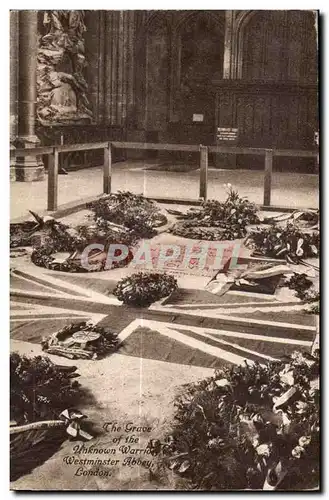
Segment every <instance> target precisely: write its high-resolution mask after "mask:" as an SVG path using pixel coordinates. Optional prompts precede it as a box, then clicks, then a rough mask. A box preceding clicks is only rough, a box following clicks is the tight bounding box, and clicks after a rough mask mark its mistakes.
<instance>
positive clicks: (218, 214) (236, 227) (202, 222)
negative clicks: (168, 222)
mask: <svg viewBox="0 0 329 500" xmlns="http://www.w3.org/2000/svg"><path fill="white" fill-rule="evenodd" d="M183 218H184V219H185V220H183V221H179V222H178V223H177V224H175V225H174V226H173V227H172V228H171V232H172V233H173V234H175V235H177V236H183V237H185V238H193V239H206V240H235V239H239V238H243V237H245V236H246V234H247V232H246V226H247V225H249V224H257V223H259V218H258V215H257V207H256V205H255V204H254V203H251V202H250V201H248V200H247V199H246V198H242V197H241V196H240V195H239V194H238V192H237V191H234V189H232V187H231V186H229V187H228V196H227V199H226V200H225V202H223V203H222V202H219V201H216V200H209V201H207V202H205V203H204V204H203V205H202V208H201V210H190V211H189V212H188V213H187V214H186V215H185V216H183Z"/></svg>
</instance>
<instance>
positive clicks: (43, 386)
mask: <svg viewBox="0 0 329 500" xmlns="http://www.w3.org/2000/svg"><path fill="white" fill-rule="evenodd" d="M73 371H74V370H73ZM82 394H83V391H82V389H81V388H80V384H79V383H78V382H77V381H76V380H73V381H72V370H66V369H65V370H64V369H63V367H60V366H57V365H54V363H52V361H50V359H49V358H48V357H45V356H35V357H33V358H29V357H27V356H21V355H20V354H18V353H16V352H14V353H11V354H10V418H11V420H14V421H16V423H17V424H19V425H21V424H26V423H29V422H36V421H38V420H45V419H52V418H58V415H59V414H60V412H61V411H63V410H65V408H68V407H71V406H72V405H73V404H74V402H76V401H77V400H78V398H79V397H82Z"/></svg>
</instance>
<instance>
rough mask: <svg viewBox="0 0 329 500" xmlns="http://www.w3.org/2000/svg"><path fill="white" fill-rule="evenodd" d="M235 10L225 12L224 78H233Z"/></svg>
mask: <svg viewBox="0 0 329 500" xmlns="http://www.w3.org/2000/svg"><path fill="white" fill-rule="evenodd" d="M234 15H235V14H234V10H226V11H225V40H224V61H223V78H231V74H232V70H231V66H232V64H231V61H232V40H233V29H234Z"/></svg>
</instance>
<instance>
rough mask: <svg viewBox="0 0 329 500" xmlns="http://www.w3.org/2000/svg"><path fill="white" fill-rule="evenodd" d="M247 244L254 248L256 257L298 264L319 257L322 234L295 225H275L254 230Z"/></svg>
mask: <svg viewBox="0 0 329 500" xmlns="http://www.w3.org/2000/svg"><path fill="white" fill-rule="evenodd" d="M246 244H247V245H249V246H251V248H253V250H254V253H255V255H264V256H267V257H272V258H280V259H283V258H285V259H287V260H288V261H290V262H298V261H300V260H302V259H306V258H309V257H318V256H319V250H320V233H319V231H318V230H316V231H307V230H302V229H300V228H299V227H298V226H297V225H296V224H294V223H287V225H286V226H285V227H279V226H277V225H275V224H274V225H271V226H270V227H258V228H256V229H253V230H252V231H251V233H250V235H249V237H248V238H247V241H246Z"/></svg>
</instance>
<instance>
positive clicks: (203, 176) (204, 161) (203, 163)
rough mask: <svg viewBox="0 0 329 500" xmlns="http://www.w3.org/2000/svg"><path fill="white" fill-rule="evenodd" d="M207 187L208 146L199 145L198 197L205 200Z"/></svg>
mask: <svg viewBox="0 0 329 500" xmlns="http://www.w3.org/2000/svg"><path fill="white" fill-rule="evenodd" d="M207 188H208V148H207V146H202V144H201V145H200V189H199V197H200V198H203V199H204V200H205V201H206V200H207Z"/></svg>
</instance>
